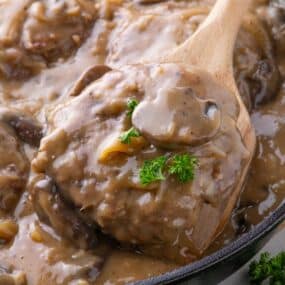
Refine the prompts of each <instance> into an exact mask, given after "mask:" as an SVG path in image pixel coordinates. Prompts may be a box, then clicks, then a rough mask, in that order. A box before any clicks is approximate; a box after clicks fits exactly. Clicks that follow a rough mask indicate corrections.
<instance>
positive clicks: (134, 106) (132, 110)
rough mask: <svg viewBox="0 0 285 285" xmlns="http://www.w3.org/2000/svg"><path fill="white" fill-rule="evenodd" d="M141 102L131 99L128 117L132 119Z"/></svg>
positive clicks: (128, 105) (128, 104)
mask: <svg viewBox="0 0 285 285" xmlns="http://www.w3.org/2000/svg"><path fill="white" fill-rule="evenodd" d="M138 104H139V102H138V101H137V100H136V99H129V100H128V103H127V107H128V112H127V116H128V117H131V116H132V114H133V112H134V110H135V108H136V107H137V105H138Z"/></svg>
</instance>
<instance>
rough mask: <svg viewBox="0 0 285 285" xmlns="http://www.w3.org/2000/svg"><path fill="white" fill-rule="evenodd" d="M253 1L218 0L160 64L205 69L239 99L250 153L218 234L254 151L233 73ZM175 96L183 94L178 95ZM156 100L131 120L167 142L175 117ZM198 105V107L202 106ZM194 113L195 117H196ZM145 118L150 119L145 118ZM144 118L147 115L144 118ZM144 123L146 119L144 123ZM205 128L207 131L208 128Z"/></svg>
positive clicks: (240, 127)
mask: <svg viewBox="0 0 285 285" xmlns="http://www.w3.org/2000/svg"><path fill="white" fill-rule="evenodd" d="M250 4H251V0H217V2H216V4H215V6H214V7H213V9H212V11H211V12H210V14H209V16H208V17H207V18H206V20H205V21H204V22H203V23H202V24H201V26H200V27H199V28H198V30H197V31H196V32H195V33H194V34H193V35H192V36H191V37H190V38H189V39H188V40H186V41H185V42H184V43H183V44H182V45H180V46H179V47H178V48H176V49H175V50H174V51H172V52H171V53H170V54H168V55H167V56H165V57H163V58H162V59H161V60H160V63H178V64H180V65H183V66H186V68H187V69H188V68H189V70H191V68H192V69H193V67H194V70H195V68H196V70H200V71H204V72H206V73H207V74H209V78H208V79H207V80H206V83H209V82H210V81H211V79H213V82H214V81H215V82H216V83H217V84H218V85H219V86H221V90H226V91H228V92H227V93H226V94H229V96H231V97H232V98H230V97H229V100H233V99H234V98H236V100H237V103H238V105H239V111H238V114H237V119H236V127H237V129H238V131H239V132H240V135H241V138H242V140H243V142H244V146H245V148H246V149H247V151H248V155H247V156H246V158H245V163H244V165H242V166H241V167H242V169H241V176H240V178H239V181H237V183H236V186H235V188H234V189H233V191H232V193H231V195H230V197H229V200H228V202H227V203H226V204H225V208H224V211H223V214H222V217H220V220H221V221H224V222H221V223H220V226H219V227H218V229H217V230H216V234H219V232H220V231H221V230H222V228H223V226H224V224H225V222H226V221H227V217H229V213H230V212H231V211H232V208H233V207H234V205H235V202H236V200H237V198H238V196H239V193H240V191H241V189H242V185H243V182H244V180H245V177H246V174H247V171H248V168H249V165H250V162H251V160H252V157H253V154H254V150H255V142H256V138H255V132H254V129H253V126H252V125H251V121H250V117H249V114H248V112H247V109H246V108H245V105H244V103H243V101H242V99H241V97H240V94H239V92H238V89H237V86H236V83H235V79H234V76H233V50H234V44H235V40H236V37H237V34H238V31H239V28H240V26H241V22H242V19H243V16H244V15H245V14H246V13H247V11H248V9H249V6H250ZM211 77H213V78H211ZM204 82H205V81H204ZM177 94H178V93H177ZM164 95H165V94H164ZM167 96H168V97H169V96H170V95H169V94H167ZM176 96H181V95H179V94H178V95H176ZM188 97H189V96H188ZM159 100H166V99H165V96H160V99H159ZM187 100H189V99H185V102H186V101H187ZM193 100H194V99H193ZM195 100H196V99H195ZM178 101H179V98H178V97H177V98H176V100H174V101H173V102H171V108H172V109H171V112H175V108H177V106H176V105H178V104H176V103H175V102H178ZM157 102H159V101H158V100H156V101H155V103H148V102H142V103H141V104H139V106H138V107H137V108H136V110H135V111H134V113H133V116H132V123H133V125H134V126H135V127H136V128H137V129H138V130H139V131H140V132H141V133H143V135H148V136H149V138H150V139H153V138H154V137H155V138H156V139H157V140H159V141H158V143H161V142H164V141H163V140H162V138H161V137H163V135H164V134H165V132H164V130H167V126H169V125H171V123H172V122H171V121H172V119H171V118H173V116H172V115H171V114H172V113H171V112H170V111H169V110H170V109H169V103H168V104H165V103H164V104H160V103H157ZM196 103H197V104H196V105H197V106H198V105H199V104H200V103H199V102H198V101H197V102H196ZM198 103H199V104H198ZM147 104H148V105H147ZM151 104H154V106H155V108H154V107H153V108H152V110H151V111H149V108H150V107H152V105H151ZM175 104H176V105H175ZM185 104H186V103H185ZM191 104H192V103H191ZM200 105H201V106H200V107H201V109H203V104H202V103H201V104H200ZM161 106H167V107H161ZM193 106H194V104H192V107H193ZM197 106H196V109H197V108H198V107H199V106H198V107H197ZM163 108H164V109H163ZM194 108H195V107H194ZM168 111H169V112H168ZM196 111H197V110H196ZM187 112H188V111H187V110H186V111H185V113H187ZM180 113H182V112H180ZM193 113H195V110H192V111H191V113H190V115H191V114H193ZM157 114H160V117H161V116H162V114H163V118H164V119H163V121H167V123H165V126H166V127H165V126H164V125H163V124H162V123H161V122H160V123H156V124H154V123H153V122H154V121H155V120H157V119H155V117H156V116H157ZM194 115H195V114H194ZM194 115H193V118H194V119H195V116H194ZM184 116H185V115H184ZM146 117H147V119H145V118H146ZM157 117H158V116H157ZM196 117H197V116H196ZM141 118H144V120H142V119H141ZM158 121H159V120H158ZM160 121H161V120H160ZM141 122H144V124H142V123H141ZM192 125H193V124H192ZM194 125H195V122H194ZM154 126H155V127H154ZM157 126H158V127H157ZM190 127H191V126H190ZM203 130H204V131H205V129H203ZM193 132H194V133H195V129H194V128H193V129H190V132H189V133H190V134H192V133H193ZM200 132H201V131H200ZM172 138H174V139H176V140H177V138H178V136H177V135H176V134H175V135H174V136H173V137H172ZM168 144H169V142H168Z"/></svg>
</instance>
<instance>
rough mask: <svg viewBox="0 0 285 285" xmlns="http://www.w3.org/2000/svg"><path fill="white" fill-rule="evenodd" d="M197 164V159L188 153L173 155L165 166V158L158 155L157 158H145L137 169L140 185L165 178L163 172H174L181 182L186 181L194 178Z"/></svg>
mask: <svg viewBox="0 0 285 285" xmlns="http://www.w3.org/2000/svg"><path fill="white" fill-rule="evenodd" d="M197 165H198V159H197V158H196V157H194V156H191V155H189V154H177V155H175V156H174V157H173V158H172V159H171V160H170V163H169V166H168V167H167V158H166V157H165V156H159V157H157V158H154V159H151V160H146V161H145V162H144V163H143V166H142V168H141V169H140V171H139V178H140V182H141V184H142V185H148V184H150V183H152V182H155V181H159V180H165V179H166V178H165V176H164V174H163V173H164V172H165V171H168V173H169V174H174V175H175V176H176V177H177V178H178V180H179V181H180V182H181V183H186V182H189V181H191V180H193V179H194V175H195V168H196V166H197Z"/></svg>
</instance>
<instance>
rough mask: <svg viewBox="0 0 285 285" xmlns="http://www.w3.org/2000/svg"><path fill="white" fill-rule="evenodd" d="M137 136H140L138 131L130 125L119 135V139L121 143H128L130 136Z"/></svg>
mask: <svg viewBox="0 0 285 285" xmlns="http://www.w3.org/2000/svg"><path fill="white" fill-rule="evenodd" d="M139 136H140V133H139V131H138V130H136V129H135V128H134V127H132V128H130V129H129V130H128V131H126V132H123V133H122V134H121V135H120V137H119V139H120V141H121V143H124V144H130V143H131V139H132V138H137V137H139Z"/></svg>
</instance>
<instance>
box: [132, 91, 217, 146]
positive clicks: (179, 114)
mask: <svg viewBox="0 0 285 285" xmlns="http://www.w3.org/2000/svg"><path fill="white" fill-rule="evenodd" d="M132 122H133V125H134V126H135V127H136V128H137V129H138V130H139V131H140V132H141V133H142V134H143V135H144V136H145V137H147V138H149V140H150V141H152V142H153V143H154V144H158V145H164V146H168V147H171V146H172V145H176V144H188V145H197V144H201V143H204V142H207V141H209V140H210V139H211V138H212V137H213V136H214V135H215V134H216V133H217V132H218V130H219V128H220V124H221V111H220V109H219V107H218V106H217V104H216V103H215V102H213V101H211V100H202V99H200V98H198V97H197V96H196V95H195V91H194V90H193V89H192V88H190V87H181V88H174V89H171V90H167V92H160V93H159V94H157V97H156V98H155V99H154V100H146V101H144V102H142V103H141V104H139V106H138V107H137V108H136V109H135V111H134V113H133V116H132Z"/></svg>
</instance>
